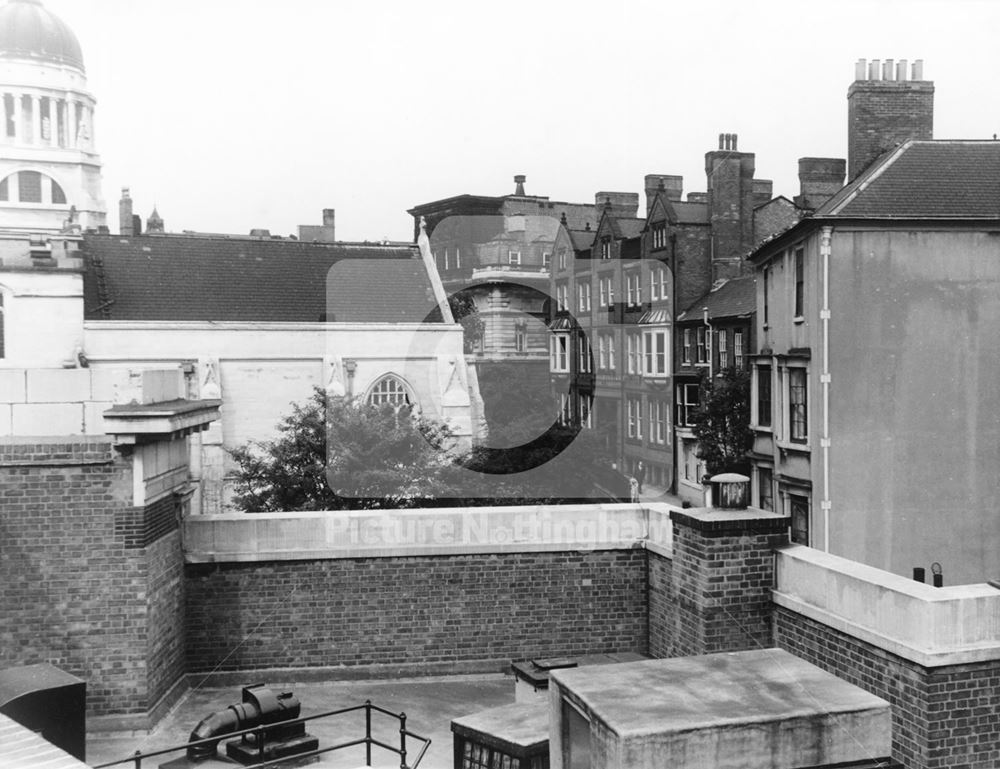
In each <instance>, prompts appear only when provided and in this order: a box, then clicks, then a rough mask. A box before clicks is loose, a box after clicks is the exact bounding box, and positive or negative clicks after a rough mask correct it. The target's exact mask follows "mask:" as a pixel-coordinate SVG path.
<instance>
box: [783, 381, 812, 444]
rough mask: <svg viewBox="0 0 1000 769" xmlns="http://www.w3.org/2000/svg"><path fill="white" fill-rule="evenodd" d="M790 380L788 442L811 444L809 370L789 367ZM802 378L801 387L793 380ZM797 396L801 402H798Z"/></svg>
mask: <svg viewBox="0 0 1000 769" xmlns="http://www.w3.org/2000/svg"><path fill="white" fill-rule="evenodd" d="M786 370H787V372H788V373H787V380H788V440H789V441H791V442H792V443H799V444H808V443H809V370H808V369H807V368H806V367H804V366H789V367H788V368H787V369H786ZM798 377H801V378H802V382H801V385H798V384H793V378H794V379H797V378H798ZM796 395H799V396H801V401H796Z"/></svg>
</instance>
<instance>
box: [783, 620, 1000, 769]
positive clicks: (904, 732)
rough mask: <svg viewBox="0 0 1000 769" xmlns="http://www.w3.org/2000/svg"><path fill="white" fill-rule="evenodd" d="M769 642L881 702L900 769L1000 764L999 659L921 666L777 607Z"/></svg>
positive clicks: (976, 768)
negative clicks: (889, 710)
mask: <svg viewBox="0 0 1000 769" xmlns="http://www.w3.org/2000/svg"><path fill="white" fill-rule="evenodd" d="M774 640H775V643H776V645H778V646H780V647H781V648H783V649H786V650H787V651H790V652H792V653H793V654H795V655H797V656H799V657H802V658H803V659H805V660H807V661H809V662H812V663H813V664H815V665H817V666H819V667H821V668H823V669H824V670H827V671H829V672H831V673H834V674H836V675H837V676H838V677H840V678H843V679H844V680H845V681H849V682H850V683H853V684H855V685H857V686H859V687H861V688H862V689H865V690H866V691H869V692H871V693H872V694H875V695H877V696H879V697H882V698H883V699H885V700H887V701H888V702H889V703H890V704H891V705H892V719H893V735H892V741H893V757H894V758H896V759H897V760H899V761H901V762H902V763H903V764H904V765H905V766H906V768H907V769H960V768H961V769H995V767H997V766H1000V718H997V714H998V713H1000V660H996V661H990V662H979V663H972V664H965V665H948V666H942V667H936V668H926V667H923V666H922V665H918V664H916V663H914V662H911V661H910V660H907V659H905V658H903V657H900V656H898V655H896V654H893V653H891V652H888V651H885V650H883V649H880V648H878V647H876V646H874V645H872V644H870V643H866V642H864V641H861V640H859V639H857V638H854V637H852V636H850V635H848V634H846V633H843V632H840V631H838V630H835V629H833V628H831V627H829V626H828V625H825V624H822V623H820V622H816V621H814V620H812V619H809V618H807V617H805V616H803V615H801V614H798V613H796V612H793V611H790V610H789V609H786V608H784V607H775V613H774Z"/></svg>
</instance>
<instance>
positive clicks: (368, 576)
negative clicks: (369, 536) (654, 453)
mask: <svg viewBox="0 0 1000 769" xmlns="http://www.w3.org/2000/svg"><path fill="white" fill-rule="evenodd" d="M186 578H187V588H186V593H187V607H188V610H187V623H188V624H187V656H188V663H189V668H190V670H191V671H192V672H198V671H210V670H214V669H215V668H216V667H217V666H218V668H219V670H222V671H231V670H250V669H259V668H274V667H302V668H307V667H324V666H332V665H343V666H365V665H395V666H410V667H412V669H413V670H419V669H421V668H423V669H425V670H430V669H434V668H435V666H437V668H438V669H442V670H445V669H448V668H449V667H450V666H454V665H455V664H456V663H466V668H467V669H468V668H469V666H470V665H471V666H472V667H476V666H478V667H480V668H482V669H486V668H497V667H499V665H501V664H506V663H509V662H510V661H511V660H514V659H525V658H530V657H539V656H541V657H545V656H555V655H560V656H561V655H578V654H585V653H597V652H615V651H638V652H644V651H646V648H647V643H646V638H647V622H646V554H645V552H644V551H643V550H641V549H633V550H618V551H600V552H586V553H577V552H552V553H518V554H503V555H499V554H497V555H491V554H476V555H460V556H439V557H434V556H426V557H388V558H371V559H329V560H315V561H273V562H269V563H246V564H243V563H229V564H225V565H219V566H216V565H194V564H189V565H188V566H187V567H186Z"/></svg>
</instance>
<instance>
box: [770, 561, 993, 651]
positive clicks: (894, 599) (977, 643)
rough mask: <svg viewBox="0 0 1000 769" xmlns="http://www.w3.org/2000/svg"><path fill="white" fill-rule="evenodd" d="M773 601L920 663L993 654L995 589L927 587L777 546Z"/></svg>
mask: <svg viewBox="0 0 1000 769" xmlns="http://www.w3.org/2000/svg"><path fill="white" fill-rule="evenodd" d="M773 600H774V602H775V603H776V604H777V605H778V606H781V607H784V608H786V609H788V610H789V611H793V612H796V613H798V614H802V615H803V616H806V617H808V618H810V619H813V620H815V621H817V622H821V623H822V624H824V625H827V626H829V627H832V628H834V629H836V630H840V631H841V632H844V633H846V634H848V635H850V636H852V637H854V638H858V639H859V640H862V641H865V642H867V643H870V644H872V645H873V646H876V647H878V648H880V649H883V650H885V651H888V652H891V653H893V654H896V655H898V656H900V657H903V658H904V659H908V660H910V661H912V662H915V663H917V664H919V665H922V666H924V667H940V666H943V665H961V664H969V663H976V662H983V661H990V660H1000V590H997V589H996V588H994V587H991V586H990V585H986V584H972V585H955V586H951V587H940V588H937V587H933V586H931V585H926V584H924V583H921V582H915V581H914V580H911V579H907V578H906V577H901V576H899V575H898V574H892V573H890V572H887V571H883V570H881V569H876V568H874V567H872V566H868V565H866V564H862V563H857V562H855V561H850V560H848V559H846V558H841V557H839V556H836V555H831V554H830V553H824V552H821V551H819V550H813V549H812V548H808V547H804V546H802V545H789V546H787V547H785V548H782V549H781V550H779V551H778V552H777V556H776V587H775V590H774V592H773Z"/></svg>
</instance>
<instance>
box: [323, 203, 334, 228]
mask: <svg viewBox="0 0 1000 769" xmlns="http://www.w3.org/2000/svg"><path fill="white" fill-rule="evenodd" d="M336 218H337V212H336V210H335V209H333V208H324V209H323V226H324V227H333V226H334V222H336Z"/></svg>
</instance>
